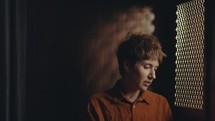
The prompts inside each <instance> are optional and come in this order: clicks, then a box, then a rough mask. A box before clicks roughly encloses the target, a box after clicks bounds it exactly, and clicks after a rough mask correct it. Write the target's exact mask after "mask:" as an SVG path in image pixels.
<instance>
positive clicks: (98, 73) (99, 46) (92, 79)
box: [81, 6, 155, 99]
mask: <svg viewBox="0 0 215 121" xmlns="http://www.w3.org/2000/svg"><path fill="white" fill-rule="evenodd" d="M154 19H155V15H154V13H153V11H152V8H150V7H143V6H142V7H141V6H138V7H137V6H131V7H129V8H127V9H120V10H115V11H113V12H110V13H102V12H100V13H98V15H97V20H96V21H95V23H94V25H93V27H92V28H90V29H89V30H88V31H87V32H86V33H87V34H86V35H84V40H86V42H85V43H84V48H85V50H86V51H85V53H84V55H83V57H84V58H83V64H84V74H83V75H85V77H84V81H85V82H84V83H83V84H82V89H81V90H82V93H83V94H82V95H83V96H86V99H88V97H89V96H90V95H91V94H93V93H95V92H101V91H104V90H106V89H108V88H110V87H112V86H113V85H114V84H115V82H116V81H117V80H118V79H119V78H120V74H119V70H118V62H117V57H116V50H117V46H118V44H119V43H120V42H121V41H123V39H124V37H125V36H127V35H129V34H130V33H146V34H152V33H153V32H154V30H155V26H154V25H153V24H152V22H153V20H154Z"/></svg>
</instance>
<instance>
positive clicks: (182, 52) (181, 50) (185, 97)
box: [175, 0, 205, 109]
mask: <svg viewBox="0 0 215 121" xmlns="http://www.w3.org/2000/svg"><path fill="white" fill-rule="evenodd" d="M204 2H205V1H204V0H191V1H188V2H185V3H182V4H179V5H177V11H176V15H177V19H176V24H177V27H176V32H177V34H176V41H177V43H176V49H177V50H176V62H175V63H176V70H175V72H176V77H175V80H176V85H175V89H176V93H175V106H178V107H186V108H194V109H203V104H204V101H203V97H204V89H203V87H204V79H205V78H204V72H205V71H204V70H205V66H204Z"/></svg>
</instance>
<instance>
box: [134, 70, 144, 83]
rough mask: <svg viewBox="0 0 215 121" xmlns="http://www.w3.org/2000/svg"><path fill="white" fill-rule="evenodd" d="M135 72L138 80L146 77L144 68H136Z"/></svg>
mask: <svg viewBox="0 0 215 121" xmlns="http://www.w3.org/2000/svg"><path fill="white" fill-rule="evenodd" d="M136 74H137V77H138V78H139V79H140V81H142V80H143V79H145V78H146V77H147V71H146V70H144V69H138V70H137V73H136Z"/></svg>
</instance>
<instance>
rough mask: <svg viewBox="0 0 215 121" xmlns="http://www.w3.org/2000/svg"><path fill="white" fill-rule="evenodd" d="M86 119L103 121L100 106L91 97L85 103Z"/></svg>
mask: <svg viewBox="0 0 215 121" xmlns="http://www.w3.org/2000/svg"><path fill="white" fill-rule="evenodd" d="M87 120H88V121H104V118H103V115H102V111H101V108H100V106H99V103H98V101H97V100H96V99H93V98H91V100H90V101H89V102H88V105H87Z"/></svg>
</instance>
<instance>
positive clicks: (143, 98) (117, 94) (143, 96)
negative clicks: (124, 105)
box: [111, 80, 149, 104]
mask: <svg viewBox="0 0 215 121" xmlns="http://www.w3.org/2000/svg"><path fill="white" fill-rule="evenodd" d="M119 81H120V80H119ZM119 81H117V82H116V84H115V85H114V87H113V88H112V89H111V90H112V91H111V92H112V95H113V97H114V102H117V100H120V101H127V102H129V101H128V100H127V99H126V97H125V96H124V94H123V92H122V91H121V90H120V86H119ZM147 95H148V91H147V90H145V91H141V92H140V95H139V97H138V99H137V102H138V101H139V102H144V103H146V104H149V99H148V97H147Z"/></svg>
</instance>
